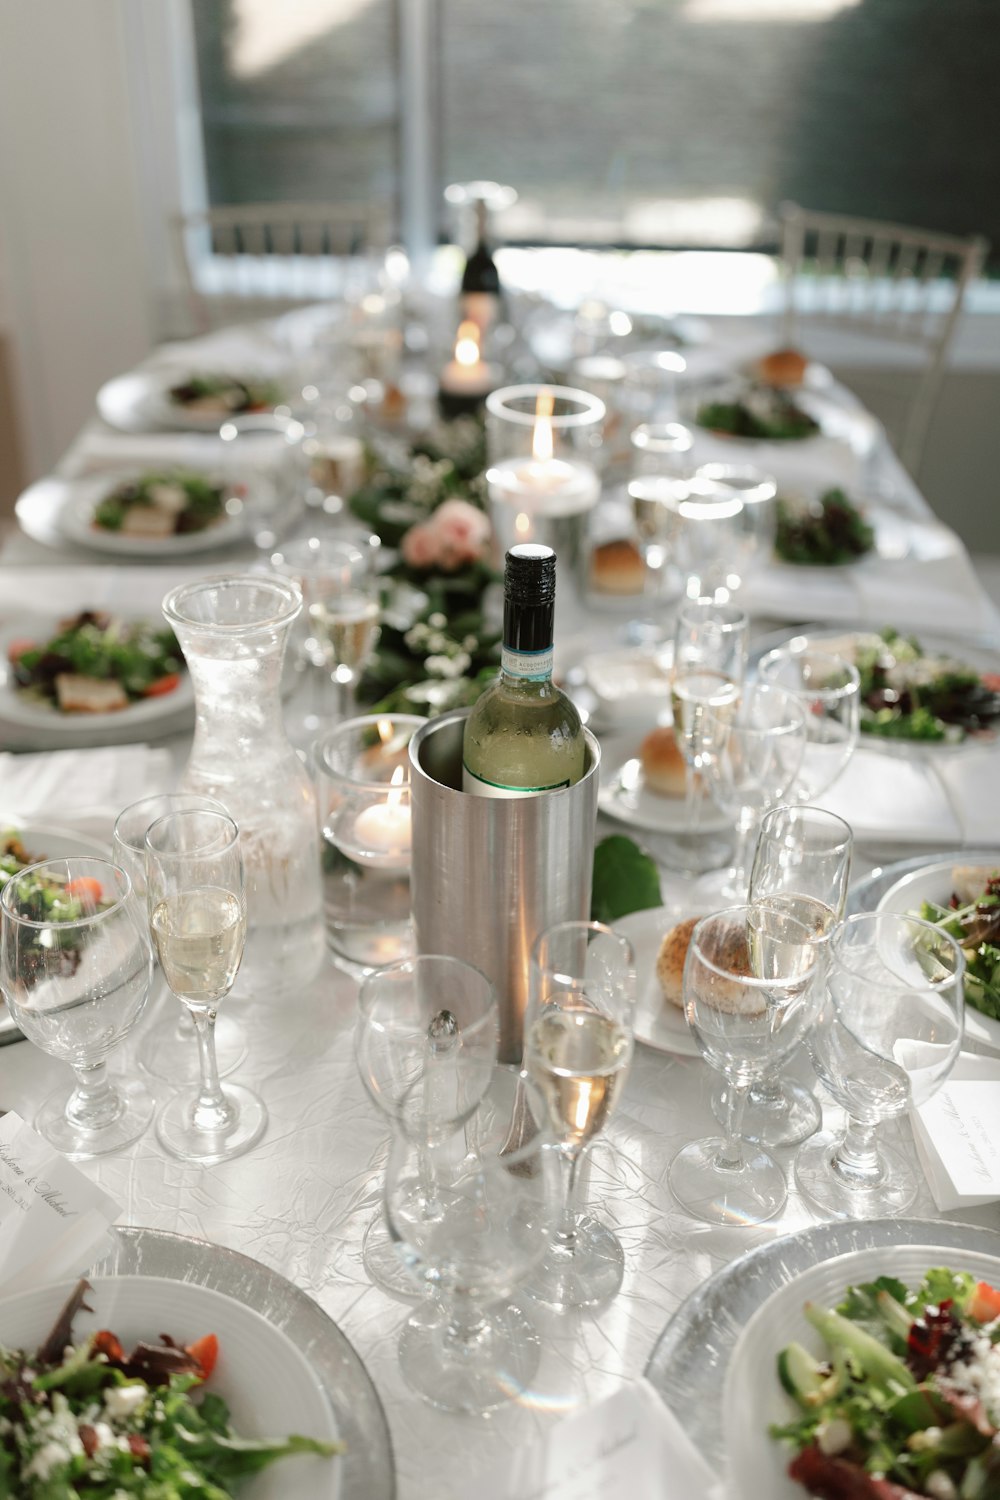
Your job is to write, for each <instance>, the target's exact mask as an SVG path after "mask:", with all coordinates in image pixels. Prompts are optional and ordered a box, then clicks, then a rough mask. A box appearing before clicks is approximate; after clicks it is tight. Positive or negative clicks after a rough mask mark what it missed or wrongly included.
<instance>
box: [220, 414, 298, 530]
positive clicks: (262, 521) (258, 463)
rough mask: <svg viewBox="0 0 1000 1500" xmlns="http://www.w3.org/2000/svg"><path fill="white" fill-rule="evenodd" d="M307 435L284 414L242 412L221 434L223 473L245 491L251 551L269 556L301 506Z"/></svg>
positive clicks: (224, 425)
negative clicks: (226, 473)
mask: <svg viewBox="0 0 1000 1500" xmlns="http://www.w3.org/2000/svg"><path fill="white" fill-rule="evenodd" d="M305 432H306V429H305V427H304V426H303V424H302V423H301V422H300V421H298V419H297V418H295V417H293V416H291V415H290V414H289V413H287V412H284V413H282V412H280V411H273V412H244V413H236V414H234V415H233V416H231V417H227V418H226V420H225V421H224V422H223V423H222V426H221V427H220V428H219V437H220V439H221V441H222V442H223V444H224V445H225V454H226V458H225V462H226V467H227V470H228V471H229V472H230V473H231V474H232V476H233V477H234V478H235V479H237V480H238V481H239V482H240V483H241V485H242V488H243V491H244V497H243V509H244V517H245V520H246V527H247V532H248V533H249V536H250V539H251V541H252V542H253V544H254V546H255V547H256V548H257V549H258V550H259V551H261V552H264V553H268V552H270V551H271V550H272V549H273V548H274V547H275V546H276V545H277V543H278V540H279V538H280V537H282V536H283V535H284V534H285V533H286V532H287V531H288V530H289V529H290V528H291V526H292V525H293V524H294V523H295V521H296V520H297V519H298V516H299V514H300V512H301V511H302V509H303V507H304V505H305V499H306V486H307V478H306V473H307V467H306V465H307V461H306V458H305V456H304V454H303V448H302V442H303V438H304V437H305Z"/></svg>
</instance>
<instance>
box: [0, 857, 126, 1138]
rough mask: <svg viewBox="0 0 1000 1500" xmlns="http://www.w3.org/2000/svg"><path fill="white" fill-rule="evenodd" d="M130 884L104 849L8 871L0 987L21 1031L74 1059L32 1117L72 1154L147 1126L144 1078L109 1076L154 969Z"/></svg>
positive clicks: (0, 931)
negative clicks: (71, 1080) (69, 1072)
mask: <svg viewBox="0 0 1000 1500" xmlns="http://www.w3.org/2000/svg"><path fill="white" fill-rule="evenodd" d="M131 894H132V886H131V882H130V881H129V878H128V875H127V874H126V873H125V871H124V870H122V869H121V868H120V867H119V866H118V865H114V864H110V863H109V862H108V861H107V860H103V859H51V860H46V861H45V862H44V863H41V864H36V865H31V866H29V868H28V869H26V870H22V871H20V872H19V873H18V874H17V875H13V876H11V878H10V879H9V880H8V882H7V884H6V885H5V886H4V889H3V896H2V898H0V988H2V990H3V997H4V999H5V1000H6V1002H7V1006H8V1008H9V1010H10V1013H11V1015H12V1016H13V1018H14V1020H15V1021H16V1022H17V1024H18V1026H19V1027H20V1028H21V1030H22V1031H23V1032H24V1034H25V1036H26V1037H28V1038H29V1039H30V1040H31V1041H33V1042H34V1043H35V1046H36V1047H39V1048H40V1049H41V1051H42V1052H46V1053H48V1055H49V1056H50V1057H55V1058H58V1059H59V1060H60V1061H62V1062H68V1063H70V1064H71V1066H72V1068H73V1072H74V1073H75V1075H76V1082H75V1085H74V1087H73V1088H72V1089H71V1090H67V1089H65V1088H63V1089H60V1090H58V1091H57V1092H56V1093H54V1094H52V1095H51V1096H50V1097H49V1098H48V1099H46V1100H45V1102H44V1103H43V1104H42V1106H41V1108H40V1110H39V1111H38V1114H37V1116H36V1118H35V1125H36V1127H37V1128H38V1130H39V1131H40V1132H41V1133H42V1135H44V1136H45V1138H46V1140H48V1141H51V1143H52V1145H53V1146H55V1147H56V1148H57V1150H59V1151H63V1152H65V1153H66V1155H67V1156H70V1157H73V1158H76V1159H81V1158H85V1157H90V1156H100V1155H103V1154H104V1153H105V1152H108V1151H117V1150H119V1149H120V1148H121V1147H123V1146H127V1145H128V1144H129V1143H130V1142H131V1141H134V1140H135V1139H136V1138H137V1137H138V1136H140V1135H141V1134H142V1132H143V1131H144V1130H145V1128H146V1126H147V1125H148V1123H149V1119H150V1116H151V1114H152V1112H153V1100H152V1097H151V1096H150V1094H149V1093H148V1092H147V1090H146V1088H145V1086H144V1085H143V1084H142V1083H140V1082H138V1081H137V1080H134V1079H129V1080H127V1081H126V1080H123V1079H115V1080H112V1079H110V1078H109V1077H108V1074H107V1057H108V1053H109V1052H111V1050H112V1049H113V1048H114V1047H115V1046H117V1044H118V1043H119V1042H120V1041H121V1040H122V1039H123V1037H125V1036H127V1035H128V1033H129V1032H130V1031H131V1030H132V1027H133V1026H134V1025H135V1023H136V1021H137V1020H138V1019H139V1017H140V1015H141V1014H142V1011H143V1007H144V1006H145V1004H146V999H147V996H148V994H149V986H150V981H151V979H152V967H153V966H152V957H151V955H150V951H149V943H148V940H147V938H146V933H145V924H144V923H142V922H140V921H139V919H138V918H137V916H136V912H135V909H134V906H133V904H132V901H131Z"/></svg>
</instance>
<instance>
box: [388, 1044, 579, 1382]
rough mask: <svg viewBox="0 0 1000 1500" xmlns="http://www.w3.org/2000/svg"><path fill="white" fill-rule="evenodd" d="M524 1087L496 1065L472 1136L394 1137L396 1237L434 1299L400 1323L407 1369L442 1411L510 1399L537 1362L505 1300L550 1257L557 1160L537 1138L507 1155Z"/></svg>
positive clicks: (535, 1348) (534, 1339)
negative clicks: (424, 1145)
mask: <svg viewBox="0 0 1000 1500" xmlns="http://www.w3.org/2000/svg"><path fill="white" fill-rule="evenodd" d="M519 1085H520V1088H521V1089H524V1088H525V1087H528V1089H529V1093H530V1085H525V1083H524V1081H523V1080H519V1079H518V1077H517V1074H516V1073H514V1072H512V1070H510V1069H506V1068H498V1069H497V1070H496V1073H495V1075H494V1079H493V1082H492V1084H491V1086H490V1090H489V1092H488V1093H487V1094H486V1096H485V1097H484V1098H483V1100H482V1102H481V1103H480V1104H479V1106H478V1108H477V1109H476V1111H475V1112H474V1113H473V1114H472V1115H471V1116H470V1117H469V1120H468V1123H467V1125H466V1128H465V1130H464V1131H458V1132H457V1133H453V1134H452V1135H451V1136H450V1137H449V1138H448V1139H447V1140H446V1141H445V1142H442V1143H440V1144H438V1145H437V1146H435V1147H434V1148H432V1149H431V1150H430V1151H429V1152H421V1150H420V1148H419V1147H418V1146H417V1145H416V1144H415V1143H414V1142H413V1141H410V1140H407V1139H406V1137H404V1136H402V1135H397V1136H396V1137H395V1139H394V1140H393V1143H392V1147H391V1150H390V1153H389V1164H388V1168H387V1170H386V1182H385V1207H386V1219H387V1221H388V1224H389V1229H390V1233H391V1235H392V1241H393V1244H394V1247H395V1251H396V1253H397V1255H399V1256H401V1257H402V1259H403V1260H404V1261H405V1264H406V1265H407V1266H408V1267H409V1274H410V1275H411V1276H412V1277H414V1278H419V1279H420V1281H422V1282H423V1283H424V1284H425V1286H426V1287H427V1288H428V1289H429V1291H430V1293H431V1296H430V1297H429V1298H425V1299H424V1300H423V1302H422V1303H421V1305H420V1306H419V1307H418V1308H417V1309H416V1310H415V1311H414V1313H413V1314H412V1316H411V1317H410V1319H409V1320H408V1321H407V1323H405V1324H404V1326H403V1329H402V1333H401V1335H400V1340H399V1362H400V1367H401V1369H402V1372H403V1375H404V1376H405V1378H406V1380H407V1382H408V1383H409V1385H410V1386H411V1387H412V1388H413V1389H414V1390H415V1391H417V1392H418V1393H419V1394H420V1395H421V1396H423V1397H424V1398H425V1399H426V1400H428V1401H430V1402H432V1403H433V1404H434V1405H435V1406H439V1407H443V1408H444V1409H445V1410H446V1411H460V1412H482V1411H489V1410H490V1409H491V1408H493V1407H496V1406H500V1405H502V1404H503V1403H505V1402H507V1401H511V1400H514V1399H515V1398H516V1397H517V1396H518V1395H519V1394H520V1393H521V1392H522V1391H523V1390H524V1389H525V1388H526V1387H527V1385H528V1382H529V1381H530V1380H531V1378H532V1376H533V1375H534V1373H535V1370H536V1369H537V1367H538V1362H539V1357H540V1341H539V1338H538V1334H537V1333H536V1331H535V1329H534V1326H533V1325H532V1323H531V1320H530V1319H529V1318H528V1317H527V1316H526V1314H525V1313H524V1312H523V1311H522V1310H521V1309H520V1308H519V1307H517V1306H516V1305H515V1304H513V1303H511V1302H510V1301H509V1300H508V1299H509V1298H510V1297H511V1295H512V1293H513V1292H514V1291H515V1290H516V1288H517V1287H518V1286H519V1285H520V1284H521V1283H522V1282H523V1281H524V1279H525V1277H526V1276H528V1275H529V1274H530V1272H531V1271H532V1270H533V1268H534V1267H535V1266H537V1264H538V1262H539V1261H540V1260H541V1258H542V1256H543V1255H544V1254H545V1248H546V1245H547V1243H548V1237H549V1231H550V1216H551V1207H550V1205H551V1203H552V1202H553V1198H554V1193H553V1191H552V1188H553V1184H552V1183H551V1178H552V1176H553V1174H554V1172H555V1171H556V1169H557V1163H556V1160H555V1154H554V1153H553V1152H552V1151H551V1150H548V1149H546V1146H545V1138H544V1136H543V1135H540V1134H536V1135H535V1136H533V1137H532V1139H531V1140H530V1141H529V1142H527V1143H526V1144H524V1145H522V1146H520V1147H519V1148H517V1149H516V1150H514V1151H509V1150H507V1149H506V1139H507V1132H508V1130H509V1127H510V1121H511V1116H512V1112H513V1110H514V1107H515V1102H516V1100H517V1097H518V1088H519ZM536 1109H537V1111H538V1112H540V1110H541V1106H540V1105H538V1106H536Z"/></svg>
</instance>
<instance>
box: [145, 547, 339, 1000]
mask: <svg viewBox="0 0 1000 1500" xmlns="http://www.w3.org/2000/svg"><path fill="white" fill-rule="evenodd" d="M301 608H302V595H301V593H300V592H299V589H298V587H297V585H296V584H294V583H293V582H292V581H291V580H290V579H287V578H277V577H268V576H267V575H263V574H261V575H258V576H246V577H239V576H224V577H217V578H204V579H200V580H198V581H197V582H195V583H188V584H184V585H182V586H181V587H180V588H176V589H173V590H172V591H171V592H170V593H169V594H168V595H167V597H166V598H165V599H164V601H163V613H164V615H165V616H166V618H167V621H168V623H169V624H170V625H171V627H172V628H173V630H174V632H175V633H176V635H177V639H178V641H179V642H180V645H181V649H182V650H183V652H184V656H185V659H186V661H187V664H188V669H189V671H190V673H191V680H192V683H193V685H194V692H195V705H196V717H195V731H194V744H193V745H192V747H191V757H190V759H189V761H188V764H187V769H186V771H185V772H184V777H183V780H182V782H181V790H183V791H187V792H198V793H201V794H202V795H204V796H209V797H217V798H218V799H219V801H220V802H222V803H223V804H224V805H225V807H226V809H227V810H228V812H229V813H230V815H231V816H232V817H233V818H234V819H235V820H236V822H237V823H238V824H239V829H240V844H241V848H242V850H243V858H244V861H245V863H246V878H247V917H248V935H247V944H246V951H245V954H244V958H243V964H242V967H241V969H240V980H239V983H240V986H241V988H242V987H243V986H244V985H245V986H246V987H247V989H248V990H249V992H250V993H251V994H253V995H254V996H258V995H260V996H266V995H270V994H279V993H281V992H288V991H293V990H294V989H296V988H297V987H299V986H301V985H302V984H305V983H307V982H308V981H309V980H310V979H312V978H313V976H314V975H315V974H316V973H317V972H318V970H319V968H320V965H321V964H322V962H323V958H324V953H325V943H324V935H323V898H322V886H321V882H320V850H319V828H318V821H317V816H316V796H315V793H314V791H313V786H312V782H311V780H310V778H309V774H308V772H307V771H306V768H305V766H304V765H303V764H302V762H301V761H300V760H299V758H298V756H297V755H296V753H295V751H294V750H293V749H292V747H291V745H290V744H289V742H288V738H287V736H286V734H285V729H284V724H283V722H282V714H281V666H282V660H283V658H284V654H285V645H286V642H287V638H288V631H289V627H290V626H291V624H292V622H293V621H294V620H295V618H296V616H297V615H298V614H299V612H300V610H301Z"/></svg>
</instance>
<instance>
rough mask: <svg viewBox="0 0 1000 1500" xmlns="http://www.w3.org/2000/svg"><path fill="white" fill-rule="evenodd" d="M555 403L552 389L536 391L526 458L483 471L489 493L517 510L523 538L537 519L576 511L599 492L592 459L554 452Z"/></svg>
mask: <svg viewBox="0 0 1000 1500" xmlns="http://www.w3.org/2000/svg"><path fill="white" fill-rule="evenodd" d="M553 405H554V398H553V395H552V392H551V391H540V392H539V394H538V398H537V401H536V404H535V425H534V429H533V431H532V435H531V457H530V458H509V459H505V460H504V461H503V462H502V463H498V464H494V465H493V467H492V468H490V469H488V470H487V471H486V483H487V487H488V490H489V496H490V499H491V500H494V501H496V502H497V503H499V504H506V505H510V506H511V507H513V509H514V510H516V511H517V513H518V523H519V524H518V525H517V531H518V533H519V537H520V539H521V540H522V541H527V540H530V539H531V536H533V535H534V524H533V523H534V522H535V521H537V520H543V519H553V518H555V517H559V516H576V515H580V514H581V513H582V512H583V511H586V510H591V509H592V508H593V506H595V505H596V504H597V501H598V499H599V497H600V493H601V482H600V480H599V479H598V477H597V471H596V469H594V467H593V466H592V465H591V464H587V463H583V462H581V460H579V459H574V458H571V459H565V458H555V457H554V456H553V444H552V408H553ZM525 523H527V524H525ZM529 533H530V534H529Z"/></svg>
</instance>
